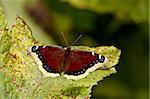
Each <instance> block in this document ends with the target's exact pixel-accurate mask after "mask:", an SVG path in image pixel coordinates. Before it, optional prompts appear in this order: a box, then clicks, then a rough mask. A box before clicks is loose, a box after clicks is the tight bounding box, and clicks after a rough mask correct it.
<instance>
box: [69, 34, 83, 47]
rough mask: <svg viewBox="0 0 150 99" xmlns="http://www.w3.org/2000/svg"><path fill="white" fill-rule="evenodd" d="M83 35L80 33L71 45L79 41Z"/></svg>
mask: <svg viewBox="0 0 150 99" xmlns="http://www.w3.org/2000/svg"><path fill="white" fill-rule="evenodd" d="M82 35H83V34H80V35H79V36H78V37H77V38H76V39H75V40H74V41H73V43H72V44H71V46H72V45H74V44H75V43H76V42H77V41H79V39H80V38H81V37H82Z"/></svg>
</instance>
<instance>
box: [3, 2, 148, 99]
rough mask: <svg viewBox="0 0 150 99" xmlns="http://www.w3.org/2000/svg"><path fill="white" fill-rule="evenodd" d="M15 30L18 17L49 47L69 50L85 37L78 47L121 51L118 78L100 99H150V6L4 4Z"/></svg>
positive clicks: (102, 85)
mask: <svg viewBox="0 0 150 99" xmlns="http://www.w3.org/2000/svg"><path fill="white" fill-rule="evenodd" d="M0 6H1V7H3V9H4V13H5V15H6V19H7V20H8V23H9V27H10V28H11V25H12V24H13V23H14V21H15V17H16V15H19V16H21V17H22V18H23V19H25V20H26V21H27V23H28V24H29V25H30V27H31V29H32V32H33V35H34V37H35V38H36V39H37V40H39V41H41V42H43V43H45V44H57V45H61V46H65V45H66V44H65V43H64V41H63V39H62V36H61V34H60V32H64V34H65V37H66V39H67V41H68V43H69V44H71V42H72V41H73V40H74V39H75V38H76V37H78V36H79V35H80V34H81V33H82V34H83V37H82V38H81V39H80V40H79V41H78V42H77V43H76V44H75V45H87V46H103V45H105V46H110V45H114V46H116V47H117V48H119V49H121V51H122V54H121V58H120V62H119V64H118V65H117V67H116V69H117V71H118V72H117V74H114V75H112V76H111V77H107V78H105V79H104V80H103V81H100V82H99V84H98V86H94V87H93V92H92V93H91V95H92V98H94V99H148V96H149V2H148V0H0Z"/></svg>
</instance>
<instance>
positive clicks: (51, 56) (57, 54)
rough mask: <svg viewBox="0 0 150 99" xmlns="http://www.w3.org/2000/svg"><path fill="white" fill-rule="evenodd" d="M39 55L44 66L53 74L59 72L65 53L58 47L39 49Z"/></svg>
mask: <svg viewBox="0 0 150 99" xmlns="http://www.w3.org/2000/svg"><path fill="white" fill-rule="evenodd" d="M38 50H39V53H40V54H41V56H42V59H43V63H44V65H47V66H48V67H49V68H50V69H52V71H53V72H61V70H62V66H63V62H64V54H65V51H64V49H63V48H59V47H52V46H46V47H39V49H38Z"/></svg>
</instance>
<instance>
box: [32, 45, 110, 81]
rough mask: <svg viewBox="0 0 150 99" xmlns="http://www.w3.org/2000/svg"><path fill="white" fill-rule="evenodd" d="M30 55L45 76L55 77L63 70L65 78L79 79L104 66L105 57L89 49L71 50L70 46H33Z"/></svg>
mask: <svg viewBox="0 0 150 99" xmlns="http://www.w3.org/2000/svg"><path fill="white" fill-rule="evenodd" d="M31 52H32V55H33V56H34V57H38V58H35V59H36V61H37V62H38V64H39V69H40V70H41V71H42V72H43V73H44V74H45V76H51V77H57V76H60V74H61V73H62V72H63V73H64V77H66V78H67V79H74V80H77V79H81V78H84V77H86V76H87V75H88V74H89V73H90V72H93V71H95V70H96V69H99V68H100V69H107V68H106V67H105V66H104V63H106V61H107V58H106V57H104V56H103V55H99V54H96V53H94V52H89V51H81V50H71V48H70V47H66V48H62V47H59V46H58V47H56V46H33V47H32V48H31Z"/></svg>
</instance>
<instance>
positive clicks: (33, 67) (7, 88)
mask: <svg viewBox="0 0 150 99" xmlns="http://www.w3.org/2000/svg"><path fill="white" fill-rule="evenodd" d="M0 21H4V19H2V20H0ZM0 34H1V39H0V44H1V45H0V61H1V63H0V66H1V67H0V86H1V87H0V95H1V98H2V97H5V98H11V99H16V98H17V99H20V98H25V97H26V98H33V99H41V98H48V99H51V98H54V99H58V98H61V97H62V98H63V99H66V98H67V99H68V98H77V99H80V98H83V99H84V98H85V97H89V96H90V95H89V94H90V92H91V88H92V86H93V85H96V84H97V82H98V81H100V80H102V79H103V78H104V77H107V76H109V75H110V74H113V73H116V70H115V67H113V66H114V65H116V64H117V62H118V59H119V56H120V50H118V49H117V48H115V47H113V46H110V47H109V46H102V47H97V48H90V47H85V46H72V47H71V48H72V49H80V50H88V51H94V52H96V53H98V54H103V55H105V56H106V57H108V59H109V62H108V63H107V64H106V67H108V68H109V69H108V70H96V71H94V72H92V73H90V74H89V75H88V76H87V77H86V78H83V79H80V80H77V81H74V80H69V79H66V78H64V77H62V76H60V77H57V78H52V77H47V78H44V76H43V74H42V73H41V72H40V71H39V69H38V66H37V63H36V62H35V60H34V59H33V57H32V56H31V55H30V53H29V48H30V47H31V46H33V45H43V44H41V43H38V42H37V41H35V39H34V38H33V37H32V33H31V30H30V28H29V26H28V25H27V23H26V22H25V21H24V20H23V19H21V18H20V17H17V18H16V23H15V25H13V26H12V30H11V31H10V30H8V29H6V28H4V27H3V28H1V32H0Z"/></svg>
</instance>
